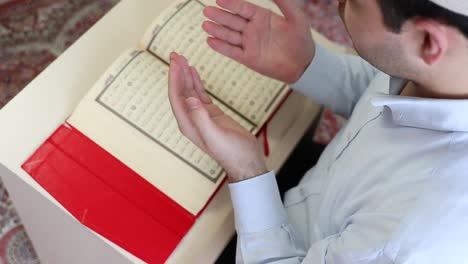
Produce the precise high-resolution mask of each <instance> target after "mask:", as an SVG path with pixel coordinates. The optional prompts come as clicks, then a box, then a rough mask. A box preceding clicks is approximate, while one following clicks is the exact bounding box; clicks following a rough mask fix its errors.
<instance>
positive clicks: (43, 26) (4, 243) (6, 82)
mask: <svg viewBox="0 0 468 264" xmlns="http://www.w3.org/2000/svg"><path fill="white" fill-rule="evenodd" d="M118 1H119V0H0V109H1V108H2V107H3V106H4V105H5V104H6V103H7V102H8V101H9V100H10V99H11V98H13V97H14V96H15V95H16V94H17V93H18V92H19V91H21V89H23V88H24V87H25V86H26V85H27V84H28V83H29V82H30V81H31V80H32V79H34V77H35V76H37V74H39V73H40V72H41V71H42V70H43V69H44V68H45V67H47V65H49V64H50V63H51V62H52V61H53V60H55V59H56V58H57V57H58V56H59V55H60V54H61V53H62V52H63V51H64V50H65V49H66V48H67V47H68V46H69V45H70V44H72V43H73V42H74V41H75V40H76V39H78V38H79V37H80V36H81V35H82V34H83V33H84V32H85V31H86V30H87V29H89V28H90V27H91V26H92V25H93V24H94V23H95V22H96V21H97V20H98V19H99V18H100V17H102V16H103V15H104V14H105V13H106V12H107V11H108V10H109V9H110V8H111V7H112V6H114V5H115V4H116V3H117V2H118ZM132 1H137V0H132ZM155 1H157V0H155ZM306 1H309V2H310V4H309V5H308V8H307V11H308V13H309V14H310V17H311V25H312V26H313V27H314V28H315V29H317V30H318V31H320V32H322V33H323V34H325V35H326V36H327V37H329V38H330V39H331V40H334V41H337V42H339V43H341V44H344V45H347V46H349V45H350V41H349V39H348V37H347V35H346V33H345V30H344V28H343V26H342V23H341V21H340V19H339V17H338V16H337V12H336V3H337V1H336V0H306ZM323 116H324V118H323V122H321V124H322V125H320V126H319V129H318V133H317V134H316V140H317V141H318V142H322V143H327V142H328V140H330V138H331V137H333V135H334V133H335V132H336V130H337V129H338V128H339V126H340V124H341V121H339V120H338V119H336V118H335V116H334V115H333V114H331V113H330V112H325V114H324V115H323ZM0 178H1V175H0ZM13 263H15V264H16V263H18V264H20V263H21V264H32V263H39V260H38V259H37V256H36V254H35V252H34V249H33V247H32V245H31V243H30V241H29V239H28V237H27V234H26V232H25V230H24V227H23V226H22V225H21V220H20V219H19V217H18V215H17V214H16V211H15V208H14V206H13V204H12V202H11V200H10V199H9V197H8V193H7V191H6V189H5V187H4V186H3V184H2V183H1V180H0V264H13Z"/></svg>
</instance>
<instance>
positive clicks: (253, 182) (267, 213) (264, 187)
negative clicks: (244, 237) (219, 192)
mask: <svg viewBox="0 0 468 264" xmlns="http://www.w3.org/2000/svg"><path fill="white" fill-rule="evenodd" d="M229 190H230V192H231V199H232V204H233V206H234V214H235V218H236V230H237V232H238V233H240V234H245V233H255V232H261V231H265V230H267V229H270V228H272V227H275V226H280V225H282V224H285V223H287V216H286V211H285V209H284V206H283V202H282V201H281V196H280V193H279V189H278V184H277V183H276V177H275V173H274V172H269V173H266V174H264V175H261V176H258V177H255V178H252V179H249V180H246V181H241V182H238V183H232V184H229Z"/></svg>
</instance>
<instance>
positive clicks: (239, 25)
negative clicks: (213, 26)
mask: <svg viewBox="0 0 468 264" xmlns="http://www.w3.org/2000/svg"><path fill="white" fill-rule="evenodd" d="M203 13H204V14H205V16H206V17H207V18H208V19H211V20H213V21H214V22H216V23H218V24H221V25H223V26H226V27H229V28H231V29H233V30H235V31H239V32H242V31H243V30H244V29H245V27H246V26H247V21H246V20H245V19H244V18H242V17H240V16H238V15H235V14H233V13H229V12H227V11H225V10H222V9H219V8H217V7H214V6H209V7H207V8H205V10H203Z"/></svg>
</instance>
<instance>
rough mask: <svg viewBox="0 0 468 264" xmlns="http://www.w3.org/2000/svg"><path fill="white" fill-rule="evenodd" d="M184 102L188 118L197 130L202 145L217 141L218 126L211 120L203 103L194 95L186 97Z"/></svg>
mask: <svg viewBox="0 0 468 264" xmlns="http://www.w3.org/2000/svg"><path fill="white" fill-rule="evenodd" d="M185 102H186V104H187V107H188V109H189V112H190V113H189V114H190V119H191V120H192V122H193V124H194V126H195V127H196V129H197V130H198V132H199V135H200V138H201V139H202V141H203V142H204V145H209V143H214V142H216V141H219V140H220V139H219V138H218V137H219V136H220V135H221V133H220V131H219V128H218V126H217V125H216V124H215V123H214V122H213V119H212V118H211V116H210V113H209V112H208V110H207V109H206V108H205V105H203V104H202V102H201V101H200V100H198V99H197V98H194V97H190V98H187V100H185Z"/></svg>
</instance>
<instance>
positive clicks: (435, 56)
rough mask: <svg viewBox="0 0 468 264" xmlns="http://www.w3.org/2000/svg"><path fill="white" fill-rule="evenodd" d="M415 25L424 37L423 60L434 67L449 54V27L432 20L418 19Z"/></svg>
mask: <svg viewBox="0 0 468 264" xmlns="http://www.w3.org/2000/svg"><path fill="white" fill-rule="evenodd" d="M414 25H415V27H416V29H417V30H418V31H419V32H421V34H422V36H423V39H422V42H421V43H420V56H421V59H422V60H423V61H424V62H425V63H426V64H427V65H429V66H430V65H433V64H434V63H436V62H437V61H439V60H440V58H442V56H443V55H444V54H445V53H446V52H447V49H448V38H449V36H448V30H447V26H446V25H444V24H442V23H440V22H438V21H435V20H431V19H416V20H415V21H414Z"/></svg>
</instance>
